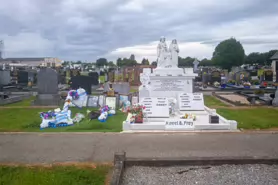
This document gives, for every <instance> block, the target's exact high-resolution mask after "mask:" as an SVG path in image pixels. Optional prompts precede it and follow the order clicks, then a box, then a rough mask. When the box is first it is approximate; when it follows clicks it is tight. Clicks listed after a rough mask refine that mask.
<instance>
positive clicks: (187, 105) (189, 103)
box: [178, 93, 205, 111]
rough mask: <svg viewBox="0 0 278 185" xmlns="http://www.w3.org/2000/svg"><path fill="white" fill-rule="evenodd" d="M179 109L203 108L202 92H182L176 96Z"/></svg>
mask: <svg viewBox="0 0 278 185" xmlns="http://www.w3.org/2000/svg"><path fill="white" fill-rule="evenodd" d="M178 102H179V109H180V110H181V111H187V110H200V111H201V110H204V109H205V107H204V98H203V94H202V93H182V94H180V95H179V97H178Z"/></svg>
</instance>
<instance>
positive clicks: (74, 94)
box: [69, 90, 79, 100]
mask: <svg viewBox="0 0 278 185" xmlns="http://www.w3.org/2000/svg"><path fill="white" fill-rule="evenodd" d="M69 95H70V96H71V97H72V99H74V100H77V99H78V98H79V95H78V92H77V91H75V90H71V91H70V92H69Z"/></svg>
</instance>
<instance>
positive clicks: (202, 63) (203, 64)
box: [199, 58, 213, 66]
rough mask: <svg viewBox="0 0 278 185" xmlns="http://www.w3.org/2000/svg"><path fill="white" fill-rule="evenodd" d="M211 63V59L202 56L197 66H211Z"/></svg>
mask: <svg viewBox="0 0 278 185" xmlns="http://www.w3.org/2000/svg"><path fill="white" fill-rule="evenodd" d="M212 65H213V63H212V61H211V60H208V59H206V58H204V59H203V60H201V61H200V63H199V66H212Z"/></svg>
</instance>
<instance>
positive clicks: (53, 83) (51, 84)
mask: <svg viewBox="0 0 278 185" xmlns="http://www.w3.org/2000/svg"><path fill="white" fill-rule="evenodd" d="M37 80H38V96H37V99H36V100H35V101H34V104H35V105H43V106H50V105H59V104H60V95H59V94H58V74H57V72H56V71H55V70H53V69H51V68H42V69H40V71H39V72H38V75H37Z"/></svg>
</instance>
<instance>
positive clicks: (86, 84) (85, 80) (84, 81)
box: [71, 76, 98, 94]
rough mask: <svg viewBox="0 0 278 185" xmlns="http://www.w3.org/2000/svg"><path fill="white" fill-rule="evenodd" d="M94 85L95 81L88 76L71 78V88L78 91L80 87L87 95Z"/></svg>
mask: <svg viewBox="0 0 278 185" xmlns="http://www.w3.org/2000/svg"><path fill="white" fill-rule="evenodd" d="M94 83H96V82H95V79H94V78H93V77H90V76H74V77H72V78H71V88H72V89H78V88H80V87H81V88H83V89H85V90H86V92H87V94H91V93H92V85H94ZM97 84H98V83H97Z"/></svg>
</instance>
